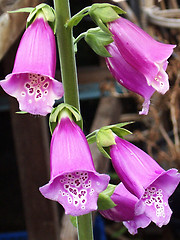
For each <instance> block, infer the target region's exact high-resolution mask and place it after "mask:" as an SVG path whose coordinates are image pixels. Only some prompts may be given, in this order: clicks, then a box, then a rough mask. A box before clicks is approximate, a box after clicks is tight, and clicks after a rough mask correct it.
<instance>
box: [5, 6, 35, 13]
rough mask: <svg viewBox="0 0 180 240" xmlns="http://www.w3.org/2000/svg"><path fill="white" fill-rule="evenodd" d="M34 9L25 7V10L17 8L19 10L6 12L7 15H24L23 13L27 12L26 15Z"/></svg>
mask: <svg viewBox="0 0 180 240" xmlns="http://www.w3.org/2000/svg"><path fill="white" fill-rule="evenodd" d="M33 9H34V8H32V7H26V8H19V9H17V10H13V11H7V12H8V13H21V12H22V13H25V12H27V13H30V12H32V10H33Z"/></svg>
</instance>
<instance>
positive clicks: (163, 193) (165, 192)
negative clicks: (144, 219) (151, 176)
mask: <svg viewBox="0 0 180 240" xmlns="http://www.w3.org/2000/svg"><path fill="white" fill-rule="evenodd" d="M179 182H180V174H179V173H177V170H176V169H170V170H168V171H167V172H165V173H163V174H162V175H161V176H160V177H159V178H158V179H156V180H155V181H154V182H153V183H152V184H151V185H150V186H149V187H148V188H147V189H146V190H145V193H144V195H143V197H142V199H141V201H142V202H143V203H144V205H145V207H146V208H145V214H146V216H148V217H149V218H150V219H151V220H152V221H153V222H154V223H155V224H156V225H158V226H159V227H162V226H163V225H166V224H168V223H169V221H170V218H171V214H172V211H171V209H170V207H169V205H168V198H169V197H170V196H171V195H172V193H173V192H174V191H175V189H176V187H177V185H178V184H179Z"/></svg>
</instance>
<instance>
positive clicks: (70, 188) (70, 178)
mask: <svg viewBox="0 0 180 240" xmlns="http://www.w3.org/2000/svg"><path fill="white" fill-rule="evenodd" d="M60 183H61V184H63V187H64V190H60V191H59V195H60V196H62V197H66V198H67V202H68V203H69V204H73V205H74V206H75V207H76V206H79V205H81V209H85V205H86V202H87V197H88V196H92V195H93V193H94V189H93V188H92V184H91V180H89V176H88V172H75V173H68V174H65V175H63V176H61V178H60ZM97 185H98V182H97Z"/></svg>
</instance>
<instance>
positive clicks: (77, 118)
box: [49, 103, 83, 134]
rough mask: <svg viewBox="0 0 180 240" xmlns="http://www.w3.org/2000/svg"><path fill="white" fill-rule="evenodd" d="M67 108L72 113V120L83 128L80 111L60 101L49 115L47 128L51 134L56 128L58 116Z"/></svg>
mask: <svg viewBox="0 0 180 240" xmlns="http://www.w3.org/2000/svg"><path fill="white" fill-rule="evenodd" d="M64 110H67V111H69V112H70V114H71V115H72V118H73V121H74V122H75V123H76V124H77V125H78V126H79V127H80V128H81V129H82V128H83V121H82V117H81V114H80V112H79V111H78V110H77V109H76V108H75V107H73V106H71V105H69V104H67V103H61V104H59V105H58V106H57V107H56V108H54V109H53V110H52V112H51V114H50V117H49V128H50V132H51V134H52V133H53V131H54V129H55V128H56V126H57V124H58V121H59V118H60V116H61V112H62V111H64Z"/></svg>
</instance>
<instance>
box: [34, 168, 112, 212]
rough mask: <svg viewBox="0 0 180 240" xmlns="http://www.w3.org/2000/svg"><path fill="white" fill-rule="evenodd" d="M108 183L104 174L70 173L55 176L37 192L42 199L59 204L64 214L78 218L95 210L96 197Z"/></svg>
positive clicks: (88, 172)
mask: <svg viewBox="0 0 180 240" xmlns="http://www.w3.org/2000/svg"><path fill="white" fill-rule="evenodd" d="M108 182H109V177H108V176H107V175H105V174H98V173H96V172H90V171H79V172H70V173H64V174H60V175H59V176H56V177H55V178H53V179H51V180H50V182H49V183H48V184H46V185H44V186H43V187H41V188H40V189H39V190H40V192H41V193H42V195H43V196H44V197H46V198H48V199H51V200H55V201H57V202H59V203H60V204H61V205H62V206H63V207H64V209H65V213H66V214H70V215H72V216H79V215H84V214H87V213H89V212H91V211H95V210H96V209H97V199H98V195H99V193H100V192H102V191H103V190H105V188H106V186H107V185H108Z"/></svg>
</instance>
